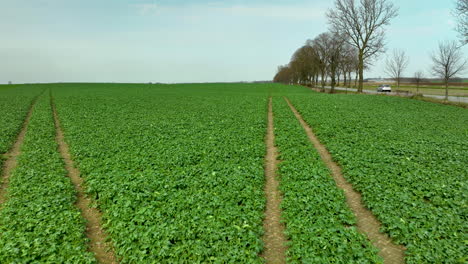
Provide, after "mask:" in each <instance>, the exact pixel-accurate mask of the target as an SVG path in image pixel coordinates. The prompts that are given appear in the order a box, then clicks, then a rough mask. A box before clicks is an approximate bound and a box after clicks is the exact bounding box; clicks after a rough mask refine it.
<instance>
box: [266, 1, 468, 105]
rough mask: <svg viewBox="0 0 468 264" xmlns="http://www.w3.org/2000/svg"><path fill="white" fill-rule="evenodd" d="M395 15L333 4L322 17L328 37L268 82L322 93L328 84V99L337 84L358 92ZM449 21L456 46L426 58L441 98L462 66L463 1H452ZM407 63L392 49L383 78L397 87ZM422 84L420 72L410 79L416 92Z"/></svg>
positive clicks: (310, 44) (378, 5)
mask: <svg viewBox="0 0 468 264" xmlns="http://www.w3.org/2000/svg"><path fill="white" fill-rule="evenodd" d="M397 15H398V8H397V7H396V6H395V5H394V4H393V3H392V2H390V1H389V0H335V2H334V7H333V8H332V9H329V10H328V12H327V14H326V16H327V22H328V24H329V29H328V31H327V32H324V33H321V34H319V35H318V36H317V37H315V38H314V39H308V40H307V41H306V42H305V44H304V45H303V46H302V47H300V48H299V49H297V50H296V51H295V52H294V54H293V56H292V58H291V60H290V62H289V63H288V64H286V65H281V66H279V67H278V71H277V73H276V75H275V76H274V78H273V81H274V82H279V83H285V84H302V85H310V86H314V87H318V86H320V87H321V88H322V90H324V89H325V85H326V84H327V83H329V85H330V89H331V90H330V92H332V93H333V92H334V90H335V87H336V86H337V85H340V81H341V80H342V81H343V82H342V85H343V86H346V87H351V86H352V85H353V86H355V87H357V90H358V92H362V90H363V82H364V70H365V69H366V68H367V67H369V66H370V63H371V61H372V60H373V59H374V58H376V57H377V56H379V55H380V54H381V53H383V52H385V43H384V39H385V28H386V26H388V25H389V24H390V21H391V20H392V19H393V18H395V17H397ZM454 15H455V16H456V17H457V19H458V26H457V31H458V32H459V33H460V37H461V43H462V44H461V45H460V44H459V42H457V41H446V42H440V43H439V47H438V49H437V50H436V51H435V52H433V53H432V54H431V59H432V62H433V65H432V68H431V72H432V73H433V74H435V75H437V76H438V77H441V78H442V79H443V80H444V82H445V85H446V96H448V82H449V80H450V79H451V78H453V77H455V75H456V74H458V73H461V72H463V70H464V69H465V68H466V66H467V64H468V62H467V60H466V59H464V56H463V54H462V52H461V50H460V48H461V46H462V45H465V44H467V43H468V36H467V28H468V25H467V19H468V0H458V1H457V7H456V9H455V10H454ZM408 63H409V58H408V56H407V55H406V54H405V52H404V51H403V50H398V49H395V50H393V52H392V53H391V55H389V56H388V57H387V60H386V62H385V72H386V73H387V74H388V75H389V76H390V77H391V78H392V79H394V80H395V82H396V84H397V86H398V87H399V86H400V81H401V78H402V73H403V71H404V70H405V69H406V67H407V66H408ZM423 78H424V74H423V72H422V71H417V72H416V73H415V74H414V80H415V82H416V83H417V84H418V86H419V83H420V82H421V81H422V79H423ZM328 80H329V81H328Z"/></svg>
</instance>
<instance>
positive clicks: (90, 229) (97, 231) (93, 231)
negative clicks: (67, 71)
mask: <svg viewBox="0 0 468 264" xmlns="http://www.w3.org/2000/svg"><path fill="white" fill-rule="evenodd" d="M51 105H52V111H53V116H54V122H55V130H56V133H57V135H56V141H57V143H58V145H59V152H60V154H61V155H62V158H63V160H64V162H65V169H66V170H67V171H68V177H70V179H71V181H72V183H73V185H74V186H75V189H76V192H77V200H76V206H77V207H78V208H79V209H80V211H81V215H82V216H83V218H84V219H85V220H86V236H87V237H88V238H89V240H90V243H89V250H90V251H91V252H93V253H94V254H95V257H96V260H97V261H98V263H105V264H107V263H117V260H116V257H115V254H114V252H113V250H112V246H111V245H110V243H109V242H107V234H106V233H105V231H104V230H103V229H102V224H101V223H102V221H101V219H102V214H101V212H99V210H98V209H96V208H91V207H90V205H91V199H89V198H88V197H87V196H86V195H85V193H84V191H83V179H82V178H81V177H80V171H79V170H78V169H77V168H75V166H74V165H73V160H72V159H71V155H70V150H69V147H68V144H67V143H66V142H65V138H64V135H63V131H62V128H61V126H60V121H59V118H58V115H57V111H56V109H55V105H54V104H53V102H52V97H51Z"/></svg>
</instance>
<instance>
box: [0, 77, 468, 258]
mask: <svg viewBox="0 0 468 264" xmlns="http://www.w3.org/2000/svg"><path fill="white" fill-rule="evenodd" d="M270 97H271V98H272V106H273V116H274V135H275V142H274V143H275V145H276V147H277V151H278V157H277V159H278V160H279V165H278V170H277V179H278V181H279V190H280V192H281V194H282V202H281V206H280V207H281V222H282V223H283V224H284V226H285V235H286V238H287V240H288V241H287V242H286V243H287V249H286V258H287V261H286V262H287V263H382V262H383V259H382V257H381V256H380V255H379V253H378V251H379V249H378V248H377V247H376V246H375V245H374V244H373V243H372V242H373V241H369V239H368V238H367V237H366V235H365V234H363V233H362V232H361V231H360V230H358V228H357V227H356V222H357V221H356V216H355V214H353V211H352V210H351V209H350V208H349V206H348V204H347V201H346V198H345V193H344V192H343V191H342V190H341V189H339V188H338V187H337V186H336V184H335V182H334V179H333V178H332V176H331V174H332V172H331V171H330V170H329V169H328V168H327V166H326V164H325V161H323V160H322V159H321V156H320V155H319V153H318V152H317V150H316V149H315V148H314V146H313V145H312V143H311V142H310V141H309V140H308V138H307V135H306V134H305V132H304V130H303V128H302V127H301V125H300V123H299V122H298V121H297V119H296V117H295V116H294V114H293V112H291V110H290V108H289V106H288V104H287V103H286V101H285V100H284V98H288V99H289V100H290V102H291V103H292V104H293V105H294V106H295V107H296V109H297V110H298V112H299V113H300V114H301V115H302V117H303V118H304V120H305V121H306V122H307V123H308V124H309V125H310V126H311V127H312V128H313V130H314V132H315V134H316V135H317V137H318V138H319V140H320V141H321V143H323V144H324V145H325V146H326V148H327V149H328V150H329V152H330V154H331V155H332V157H333V160H334V161H335V162H336V163H337V164H338V165H339V166H341V168H342V171H343V176H344V177H345V178H346V179H347V180H348V181H349V182H350V183H351V184H352V186H353V187H354V189H355V190H357V191H358V192H359V193H360V194H361V195H362V202H363V204H364V206H365V207H367V208H368V209H370V211H371V212H372V213H373V215H375V217H376V218H377V219H378V220H379V221H380V222H381V224H382V226H381V231H382V232H384V233H386V234H388V235H389V236H390V237H391V239H392V240H393V242H394V243H396V244H398V245H401V246H402V247H404V248H405V262H406V263H466V261H467V259H466V256H468V250H467V244H466V243H467V242H466V241H468V235H467V234H468V232H466V231H467V228H468V224H467V223H468V221H467V220H468V219H467V218H468V209H467V208H468V207H467V198H468V197H467V195H468V185H467V183H468V166H467V164H468V110H467V109H463V108H458V107H454V106H447V105H440V104H434V103H428V102H422V101H417V100H411V99H406V98H398V97H390V96H374V95H360V94H320V93H316V92H313V91H311V90H309V89H306V88H304V87H298V86H285V85H279V84H248V83H243V84H225V83H212V84H173V85H165V84H86V83H81V84H41V85H13V86H12V87H10V88H8V89H2V88H0V122H1V126H0V154H6V153H7V152H8V151H9V150H10V149H11V148H12V146H13V144H14V143H15V141H17V135H18V133H19V132H20V131H21V129H22V127H23V123H24V121H25V118H26V116H27V114H28V112H30V113H31V118H30V119H29V122H27V127H25V129H26V134H25V136H24V141H22V142H21V151H20V153H19V155H18V157H17V158H16V159H17V164H16V166H15V168H13V171H12V173H11V175H9V179H8V181H6V180H5V179H3V178H2V181H5V184H2V185H0V186H3V187H2V188H4V190H0V191H3V192H4V193H5V199H4V200H5V202H4V203H3V204H0V263H99V262H102V261H100V260H99V258H97V256H95V255H94V253H93V252H92V251H91V250H90V238H89V237H88V235H89V231H86V219H85V218H84V216H83V214H82V213H81V212H80V210H79V208H78V207H77V206H76V203H77V190H76V189H75V188H74V185H73V183H72V182H71V181H70V178H69V177H67V169H66V167H65V164H64V161H63V157H61V154H60V152H59V151H58V144H59V143H58V142H57V140H56V138H55V136H56V133H57V129H58V128H56V126H55V123H54V118H53V111H54V109H56V113H57V115H58V119H59V120H60V125H61V129H62V130H63V133H64V136H65V141H66V143H67V144H68V145H69V147H70V152H71V159H72V160H73V162H74V165H75V166H76V168H77V169H78V170H79V171H80V173H81V175H80V176H81V177H82V178H83V180H84V185H83V186H82V187H83V189H84V192H85V193H86V195H87V197H89V198H90V199H91V201H92V206H93V207H96V208H97V209H98V210H99V211H100V212H101V213H102V228H103V229H104V230H105V232H106V234H107V239H108V242H109V244H110V245H111V248H110V250H112V251H113V252H114V254H115V257H116V259H117V261H118V262H119V263H264V262H265V260H264V257H263V251H264V241H263V240H262V236H263V234H264V231H265V228H267V227H264V225H263V220H264V211H265V207H266V196H265V191H264V185H265V169H264V166H265V154H266V145H265V135H266V132H267V122H268V119H267V113H268V103H269V98H270ZM1 157H2V159H0V160H2V161H5V160H7V159H9V158H10V157H9V156H8V155H2V156H1ZM5 171H6V169H5ZM0 193H1V192H0ZM0 196H1V195H0ZM0 198H1V197H0ZM0 201H1V199H0ZM103 263H104V262H103Z"/></svg>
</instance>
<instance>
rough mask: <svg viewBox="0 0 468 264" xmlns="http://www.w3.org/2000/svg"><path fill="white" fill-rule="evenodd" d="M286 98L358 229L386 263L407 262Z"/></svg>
mask: <svg viewBox="0 0 468 264" xmlns="http://www.w3.org/2000/svg"><path fill="white" fill-rule="evenodd" d="M284 99H285V100H286V102H287V103H288V105H289V107H290V108H291V110H292V112H293V113H294V115H295V116H296V118H297V119H298V120H299V122H300V123H301V125H302V127H303V128H304V130H305V131H306V133H307V136H308V137H309V140H310V141H311V142H312V143H313V145H314V147H315V148H316V149H317V151H318V152H319V154H320V157H321V158H322V160H323V161H324V162H325V163H326V165H327V167H328V168H329V169H330V171H331V172H332V175H333V179H334V180H335V182H336V185H337V186H338V187H339V188H340V189H342V190H343V191H344V194H345V196H346V203H347V204H348V206H349V207H350V208H351V210H352V211H353V213H354V215H355V216H356V220H357V229H358V230H359V231H360V232H361V233H364V234H365V235H366V236H367V237H368V239H369V240H370V241H371V242H372V244H373V245H374V246H375V247H377V248H378V249H379V250H380V252H379V255H380V256H381V257H382V258H383V259H384V263H385V264H393V263H405V248H404V247H403V246H401V245H397V244H394V243H393V241H392V240H391V238H390V237H389V236H388V235H387V234H384V233H380V232H379V229H380V227H381V223H380V221H379V220H377V218H376V217H375V216H374V215H373V214H372V212H371V211H370V210H368V209H367V208H365V207H364V205H363V204H362V199H361V194H360V193H358V192H357V191H355V190H354V189H353V186H352V185H351V184H350V183H349V182H347V181H346V179H345V178H344V177H343V174H342V173H341V168H340V167H339V166H338V164H337V163H335V162H334V161H333V158H332V156H331V155H330V152H328V150H327V149H326V148H325V146H324V145H322V144H321V143H320V141H319V140H318V138H317V137H316V136H315V134H314V133H313V131H312V128H311V127H310V126H309V125H308V124H307V123H306V122H305V121H304V119H303V118H302V116H301V115H300V114H299V112H298V111H297V110H296V108H294V106H293V105H292V104H291V102H290V101H289V100H288V99H287V98H284Z"/></svg>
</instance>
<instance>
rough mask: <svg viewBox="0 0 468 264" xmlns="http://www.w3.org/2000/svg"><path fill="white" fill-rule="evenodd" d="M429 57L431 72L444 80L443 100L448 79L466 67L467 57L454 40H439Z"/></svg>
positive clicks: (446, 91) (446, 96)
mask: <svg viewBox="0 0 468 264" xmlns="http://www.w3.org/2000/svg"><path fill="white" fill-rule="evenodd" d="M431 59H432V63H433V65H432V72H433V73H434V74H435V75H437V76H439V77H441V78H442V79H443V80H444V82H445V100H447V99H448V83H449V80H450V79H451V78H453V77H455V76H456V75H457V74H459V73H462V72H463V71H464V70H465V69H466V66H467V65H468V59H466V57H464V56H463V53H462V51H461V50H460V47H459V46H458V45H457V42H456V41H446V42H440V43H439V47H438V49H437V50H436V51H435V52H434V53H433V54H432V55H431Z"/></svg>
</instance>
